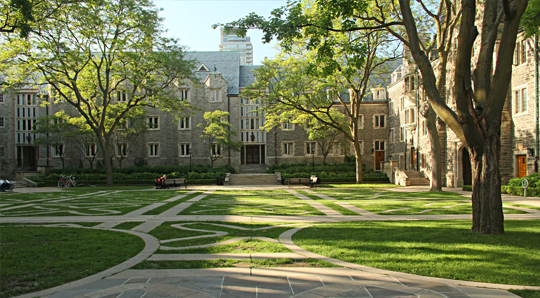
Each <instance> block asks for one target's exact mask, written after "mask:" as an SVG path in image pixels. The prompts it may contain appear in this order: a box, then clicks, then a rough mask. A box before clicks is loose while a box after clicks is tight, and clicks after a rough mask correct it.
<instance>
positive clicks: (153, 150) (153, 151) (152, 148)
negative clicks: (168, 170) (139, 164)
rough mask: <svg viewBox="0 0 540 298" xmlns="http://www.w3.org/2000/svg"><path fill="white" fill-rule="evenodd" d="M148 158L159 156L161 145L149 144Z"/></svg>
mask: <svg viewBox="0 0 540 298" xmlns="http://www.w3.org/2000/svg"><path fill="white" fill-rule="evenodd" d="M148 156H150V157H157V156H159V143H154V144H148Z"/></svg>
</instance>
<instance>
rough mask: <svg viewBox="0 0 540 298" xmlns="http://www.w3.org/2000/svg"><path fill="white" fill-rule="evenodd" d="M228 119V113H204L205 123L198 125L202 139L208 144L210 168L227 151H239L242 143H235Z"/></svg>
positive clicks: (234, 133)
mask: <svg viewBox="0 0 540 298" xmlns="http://www.w3.org/2000/svg"><path fill="white" fill-rule="evenodd" d="M228 117H229V113H228V112H224V111H220V110H216V111H213V112H206V113H204V120H205V121H206V123H199V125H198V126H199V127H202V128H203V134H202V135H201V138H203V139H204V140H205V141H207V143H208V153H209V154H210V160H211V161H212V167H213V166H214V162H215V161H216V160H217V159H218V158H220V157H221V156H223V154H224V153H225V152H227V151H229V150H233V151H239V150H240V148H241V147H242V146H244V143H243V142H241V141H235V140H234V138H233V137H234V136H236V131H234V130H231V129H230V128H231V124H230V123H229V121H228V120H227V118H228Z"/></svg>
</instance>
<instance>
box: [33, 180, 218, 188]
mask: <svg viewBox="0 0 540 298" xmlns="http://www.w3.org/2000/svg"><path fill="white" fill-rule="evenodd" d="M216 182H217V180H216V179H189V180H187V184H188V186H189V185H201V184H204V185H206V184H216ZM57 183H58V180H46V181H42V182H38V187H43V186H56V185H57ZM106 184H107V181H106V180H87V181H79V182H77V185H106ZM114 184H115V185H148V186H154V185H155V181H154V180H145V181H141V180H123V181H115V183H114Z"/></svg>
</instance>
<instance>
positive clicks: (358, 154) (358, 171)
mask: <svg viewBox="0 0 540 298" xmlns="http://www.w3.org/2000/svg"><path fill="white" fill-rule="evenodd" d="M354 155H355V157H356V183H364V173H363V169H362V151H361V148H360V146H359V144H358V143H356V144H354Z"/></svg>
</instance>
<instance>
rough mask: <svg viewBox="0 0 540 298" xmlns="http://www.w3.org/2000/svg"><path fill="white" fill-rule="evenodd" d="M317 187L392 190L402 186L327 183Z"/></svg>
mask: <svg viewBox="0 0 540 298" xmlns="http://www.w3.org/2000/svg"><path fill="white" fill-rule="evenodd" d="M317 187H320V188H394V187H403V186H401V185H395V184H390V183H362V184H345V183H343V184H341V183H335V184H334V183H328V184H319V185H317Z"/></svg>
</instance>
